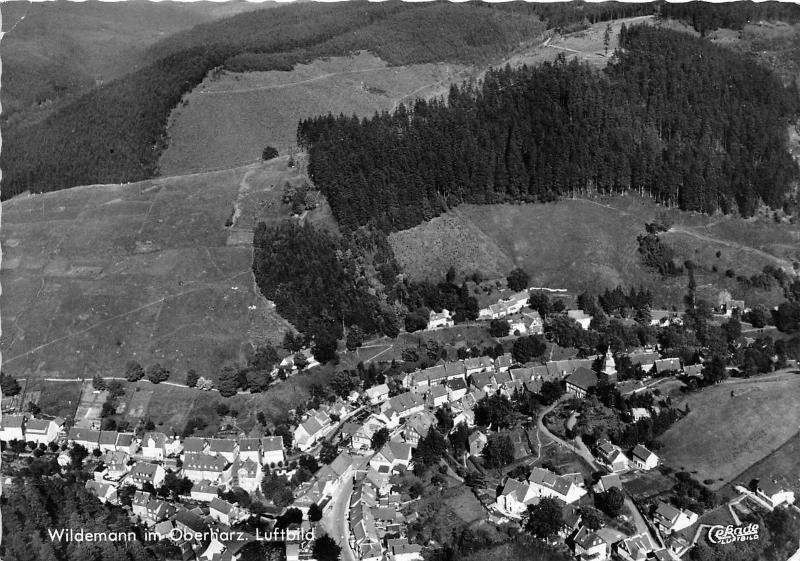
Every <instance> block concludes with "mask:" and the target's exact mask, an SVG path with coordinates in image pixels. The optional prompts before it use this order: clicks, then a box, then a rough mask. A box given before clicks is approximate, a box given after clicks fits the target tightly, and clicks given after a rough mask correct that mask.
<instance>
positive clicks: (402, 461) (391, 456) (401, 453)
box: [369, 440, 412, 473]
mask: <svg viewBox="0 0 800 561" xmlns="http://www.w3.org/2000/svg"><path fill="white" fill-rule="evenodd" d="M411 452H412V447H411V445H410V444H408V443H406V442H395V441H393V440H392V441H389V442H387V443H386V444H385V445H384V447H383V448H381V449H380V450H379V451H378V452H377V453H376V454H375V455H374V456H372V459H370V461H369V465H370V467H371V468H373V469H374V470H376V471H379V472H384V473H385V472H391V471H392V470H393V469H394V468H395V467H397V466H403V467H404V468H408V466H409V464H410V463H411Z"/></svg>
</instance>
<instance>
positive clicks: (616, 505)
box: [594, 487, 625, 517]
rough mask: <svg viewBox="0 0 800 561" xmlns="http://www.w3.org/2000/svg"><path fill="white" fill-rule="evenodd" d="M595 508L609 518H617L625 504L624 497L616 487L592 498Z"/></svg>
mask: <svg viewBox="0 0 800 561" xmlns="http://www.w3.org/2000/svg"><path fill="white" fill-rule="evenodd" d="M594 502H595V504H596V505H597V507H598V508H599V509H600V510H602V511H603V512H605V513H606V514H608V515H609V516H611V517H614V516H617V515H618V514H619V513H620V511H621V510H622V507H623V505H624V504H625V495H623V494H622V491H620V490H619V489H617V488H616V487H612V488H611V489H609V490H608V491H606V492H605V493H598V494H596V495H595V496H594Z"/></svg>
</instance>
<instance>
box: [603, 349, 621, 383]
mask: <svg viewBox="0 0 800 561" xmlns="http://www.w3.org/2000/svg"><path fill="white" fill-rule="evenodd" d="M600 375H601V376H602V377H603V378H604V379H605V380H606V381H607V382H610V383H612V384H613V383H615V382H616V381H617V365H616V363H615V362H614V357H613V356H612V355H611V346H610V345H609V347H608V350H607V351H606V356H605V358H604V359H603V369H602V370H601V372H600Z"/></svg>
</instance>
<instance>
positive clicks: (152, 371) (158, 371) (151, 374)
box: [147, 363, 169, 384]
mask: <svg viewBox="0 0 800 561" xmlns="http://www.w3.org/2000/svg"><path fill="white" fill-rule="evenodd" d="M147 379H148V380H150V381H151V382H152V383H154V384H158V383H160V382H166V381H167V380H168V379H169V370H167V369H166V368H164V367H163V366H161V365H160V364H159V363H155V364H152V365H150V367H149V368H148V369H147Z"/></svg>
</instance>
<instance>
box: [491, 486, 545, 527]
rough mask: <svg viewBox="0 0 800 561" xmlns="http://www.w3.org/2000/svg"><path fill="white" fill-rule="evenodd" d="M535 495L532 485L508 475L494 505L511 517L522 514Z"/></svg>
mask: <svg viewBox="0 0 800 561" xmlns="http://www.w3.org/2000/svg"><path fill="white" fill-rule="evenodd" d="M535 497H536V495H535V494H534V490H533V487H532V486H531V485H530V484H529V483H526V482H523V481H518V480H516V479H513V478H511V477H509V478H508V479H507V480H506V482H505V484H504V485H503V490H502V491H501V492H500V494H499V495H498V496H497V500H496V501H495V503H494V505H495V508H497V510H499V511H500V512H502V513H503V514H505V515H508V516H510V517H513V518H518V517H520V516H522V514H523V513H525V512H526V511H527V510H528V504H530V503H531V502H532V501H533V499H534V498H535Z"/></svg>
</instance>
